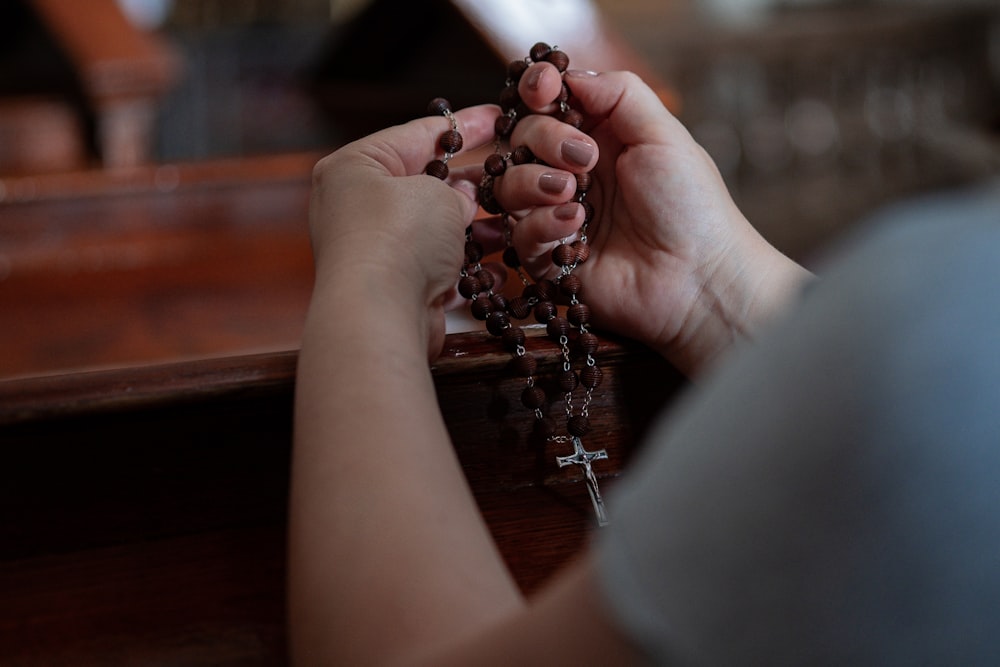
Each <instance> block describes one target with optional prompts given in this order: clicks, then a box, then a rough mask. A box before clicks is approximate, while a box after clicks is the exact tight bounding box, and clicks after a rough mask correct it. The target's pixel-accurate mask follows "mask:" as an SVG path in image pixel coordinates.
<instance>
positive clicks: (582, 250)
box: [570, 239, 590, 264]
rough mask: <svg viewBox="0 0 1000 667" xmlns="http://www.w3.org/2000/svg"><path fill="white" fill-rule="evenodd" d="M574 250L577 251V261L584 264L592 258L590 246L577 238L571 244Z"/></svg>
mask: <svg viewBox="0 0 1000 667" xmlns="http://www.w3.org/2000/svg"><path fill="white" fill-rule="evenodd" d="M570 245H571V246H572V247H573V250H574V251H575V252H576V263H577V264H583V263H584V262H586V261H587V260H588V259H590V246H589V245H587V244H586V243H584V242H583V241H581V240H579V239H577V240H576V241H573V243H571V244H570Z"/></svg>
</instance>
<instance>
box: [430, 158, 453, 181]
mask: <svg viewBox="0 0 1000 667" xmlns="http://www.w3.org/2000/svg"><path fill="white" fill-rule="evenodd" d="M424 171H425V172H426V173H427V174H428V175H429V176H433V177H434V178H440V179H441V180H442V181H443V180H444V179H446V178H448V165H446V164H445V163H444V160H431V161H430V162H428V163H427V166H426V167H424Z"/></svg>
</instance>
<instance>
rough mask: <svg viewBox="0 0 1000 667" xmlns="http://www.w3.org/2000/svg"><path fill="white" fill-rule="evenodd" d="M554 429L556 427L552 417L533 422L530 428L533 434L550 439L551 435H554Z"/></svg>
mask: <svg viewBox="0 0 1000 667" xmlns="http://www.w3.org/2000/svg"><path fill="white" fill-rule="evenodd" d="M556 428H557V426H556V420H555V419H553V418H552V417H542V418H541V419H536V420H535V425H534V426H533V427H532V430H533V431H534V432H535V434H536V435H539V436H541V437H543V438H551V437H552V436H553V435H555V434H556Z"/></svg>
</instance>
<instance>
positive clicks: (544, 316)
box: [535, 301, 557, 324]
mask: <svg viewBox="0 0 1000 667" xmlns="http://www.w3.org/2000/svg"><path fill="white" fill-rule="evenodd" d="M556 312H557V311H556V304H554V303H553V302H551V301H539V302H538V303H536V304H535V319H536V320H537V321H538V323H539V324H548V322H549V320H551V319H552V318H553V317H555V316H556Z"/></svg>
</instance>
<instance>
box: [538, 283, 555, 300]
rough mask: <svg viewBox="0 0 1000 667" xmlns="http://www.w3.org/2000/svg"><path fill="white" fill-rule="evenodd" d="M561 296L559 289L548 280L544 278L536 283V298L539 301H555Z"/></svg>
mask: <svg viewBox="0 0 1000 667" xmlns="http://www.w3.org/2000/svg"><path fill="white" fill-rule="evenodd" d="M558 294H559V288H558V287H557V286H556V284H555V283H554V282H552V281H551V280H549V279H548V278H543V279H541V280H539V281H538V282H537V283H535V296H537V297H538V300H539V301H555V299H556V296H557V295H558Z"/></svg>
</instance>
